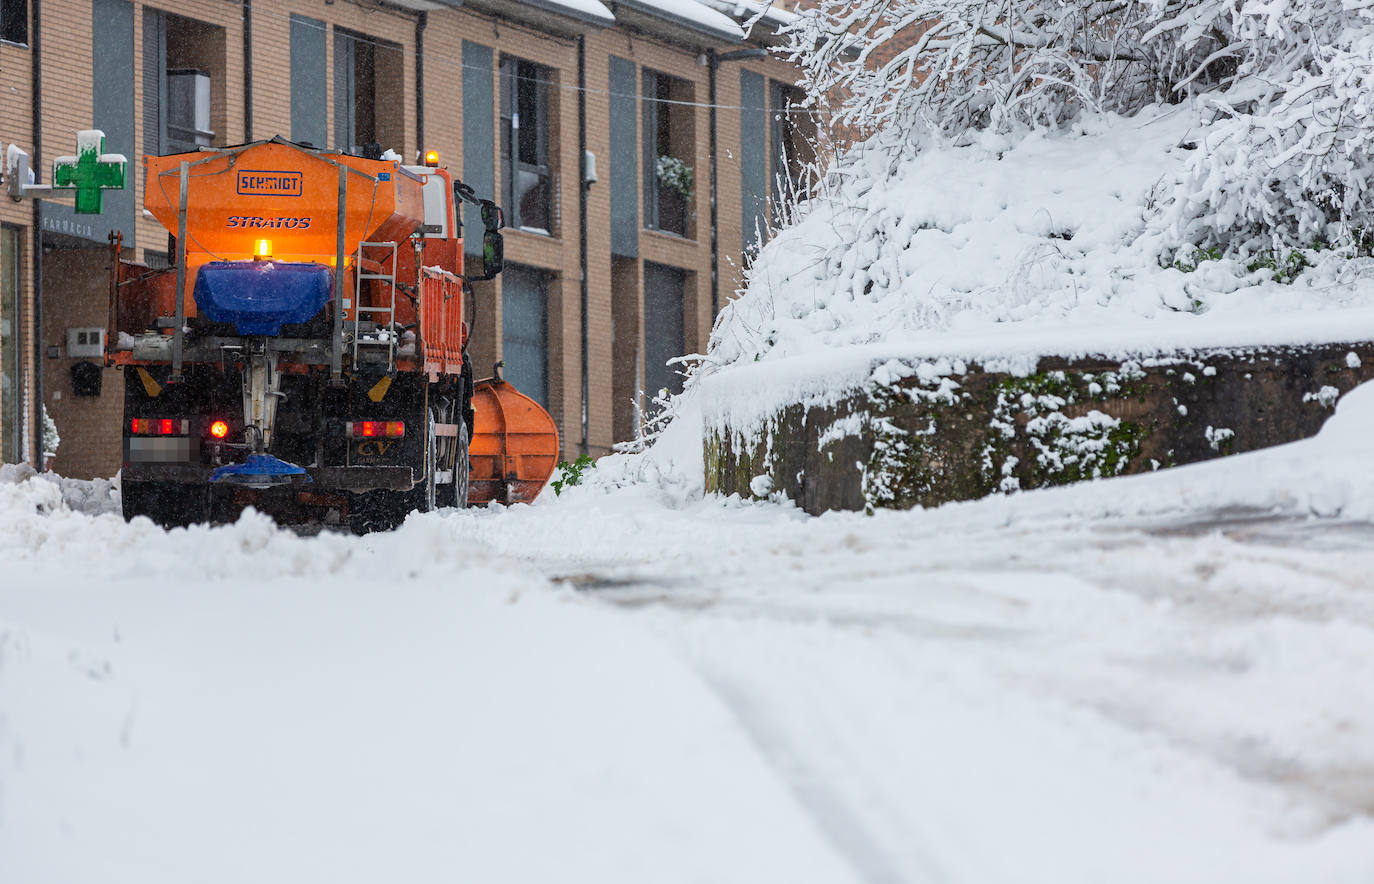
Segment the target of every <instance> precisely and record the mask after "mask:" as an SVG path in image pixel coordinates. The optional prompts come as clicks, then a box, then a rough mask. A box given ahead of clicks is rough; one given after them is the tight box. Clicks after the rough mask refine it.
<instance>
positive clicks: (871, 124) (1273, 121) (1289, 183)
mask: <svg viewBox="0 0 1374 884" xmlns="http://www.w3.org/2000/svg"><path fill="white" fill-rule="evenodd" d="M802 12H803V14H802V16H801V17H800V19H799V20H798V21H797V22H795V23H794V24H793V25H791V26H790V28H789V29H788V35H789V38H790V42H789V47H788V52H789V55H790V57H791V58H792V59H793V60H794V61H796V62H797V63H798V64H799V65H801V67H802V70H803V81H802V85H803V86H804V87H805V88H806V90H807V93H808V100H809V101H810V102H811V103H813V104H829V105H831V106H832V107H833V109H834V110H835V112H836V118H837V121H838V122H839V123H840V124H842V125H848V126H852V127H854V128H855V129H857V130H859V131H861V132H874V131H878V130H879V129H884V128H886V129H888V130H889V131H890V130H892V129H894V128H895V129H899V130H906V129H918V128H925V129H933V130H935V131H938V132H942V133H944V134H946V135H955V136H958V135H962V134H963V133H966V132H967V131H969V130H970V129H986V128H992V129H998V130H1008V129H1013V128H1016V127H1021V126H1050V127H1056V126H1060V125H1063V124H1064V123H1066V122H1067V121H1069V120H1072V119H1074V118H1075V117H1077V116H1078V115H1079V114H1082V113H1085V112H1114V113H1118V114H1123V115H1130V114H1135V113H1138V112H1140V111H1141V110H1143V109H1144V108H1146V107H1148V106H1151V105H1158V104H1168V103H1182V102H1189V103H1191V105H1192V106H1193V107H1194V108H1196V109H1197V111H1198V112H1199V113H1200V116H1199V123H1198V127H1197V130H1196V131H1197V133H1198V137H1197V139H1196V142H1195V143H1196V145H1197V150H1196V152H1195V154H1194V156H1193V158H1192V160H1191V162H1190V164H1189V169H1188V174H1187V176H1186V180H1185V181H1184V182H1183V183H1182V184H1180V185H1178V186H1175V187H1172V188H1171V189H1169V190H1168V191H1167V192H1163V193H1161V194H1160V195H1159V199H1158V200H1157V207H1158V209H1159V214H1158V217H1157V219H1156V220H1157V222H1158V223H1159V224H1160V225H1163V226H1164V227H1165V228H1167V229H1168V230H1169V231H1170V235H1171V238H1172V239H1173V240H1174V241H1175V245H1176V246H1177V247H1189V246H1191V247H1199V246H1206V247H1213V246H1216V247H1220V248H1222V249H1223V250H1224V251H1236V252H1241V253H1245V252H1253V251H1255V250H1257V249H1261V248H1273V247H1277V246H1280V245H1288V246H1300V245H1301V246H1305V245H1310V244H1312V243H1313V242H1315V241H1323V242H1336V241H1338V240H1340V239H1341V238H1342V237H1347V238H1349V237H1350V236H1353V235H1355V233H1354V232H1355V231H1359V230H1363V229H1364V228H1366V227H1368V226H1370V225H1369V218H1370V216H1371V212H1374V202H1372V201H1371V200H1372V199H1374V198H1371V188H1370V187H1369V186H1368V185H1367V184H1366V181H1367V180H1368V179H1369V177H1370V174H1371V173H1374V163H1371V146H1372V143H1374V99H1372V98H1371V96H1372V95H1374V90H1371V87H1372V86H1374V0H1106V2H1104V0H1023V2H1014V0H816V2H814V3H812V4H810V5H809V6H807V7H805V8H804V9H803V10H802Z"/></svg>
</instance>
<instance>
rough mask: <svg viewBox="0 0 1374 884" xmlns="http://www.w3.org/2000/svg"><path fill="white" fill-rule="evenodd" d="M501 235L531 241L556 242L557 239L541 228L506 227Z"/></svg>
mask: <svg viewBox="0 0 1374 884" xmlns="http://www.w3.org/2000/svg"><path fill="white" fill-rule="evenodd" d="M501 233H502V234H505V235H510V234H514V235H515V236H516V237H517V238H518V237H524V236H527V237H529V238H531V239H541V240H552V241H554V242H557V241H558V237H557V236H555V235H554V234H553V233H550V232H549V231H547V230H545V229H544V228H542V227H507V228H506V229H505V230H502V231H501Z"/></svg>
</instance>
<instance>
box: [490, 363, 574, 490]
mask: <svg viewBox="0 0 1374 884" xmlns="http://www.w3.org/2000/svg"><path fill="white" fill-rule="evenodd" d="M472 409H473V411H474V412H475V421H474V426H473V433H472V447H471V448H470V449H469V452H468V459H469V463H470V464H471V467H472V473H471V476H470V478H469V480H468V506H476V505H478V504H484V503H488V502H490V501H493V500H496V501H500V502H501V503H529V502H530V501H531V500H534V498H535V496H536V495H538V494H539V491H540V490H541V489H542V488H543V487H544V483H545V482H547V481H549V476H551V475H553V470H554V467H556V466H557V465H558V425H557V424H555V423H554V422H553V418H552V417H550V416H549V413H548V412H547V411H545V410H544V409H543V408H540V407H539V403H537V402H535V401H534V400H533V399H531V398H530V397H528V396H526V395H525V394H524V393H521V392H520V391H519V390H517V389H515V388H514V387H512V386H511V385H510V384H509V383H507V382H506V381H503V380H501V379H500V378H487V379H486V380H483V381H478V382H477V385H476V388H475V389H474V390H473V391H472Z"/></svg>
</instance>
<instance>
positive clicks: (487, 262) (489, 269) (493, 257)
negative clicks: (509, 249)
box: [482, 230, 506, 279]
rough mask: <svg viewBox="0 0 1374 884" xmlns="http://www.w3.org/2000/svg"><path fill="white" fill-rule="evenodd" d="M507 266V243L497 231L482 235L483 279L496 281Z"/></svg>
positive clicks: (489, 231)
mask: <svg viewBox="0 0 1374 884" xmlns="http://www.w3.org/2000/svg"><path fill="white" fill-rule="evenodd" d="M505 266H506V241H505V239H504V238H503V237H502V236H501V234H499V233H497V232H496V231H495V230H488V231H487V232H485V233H483V234H482V279H495V278H496V274H498V273H500V272H501V271H502V270H503V269H504V268H505Z"/></svg>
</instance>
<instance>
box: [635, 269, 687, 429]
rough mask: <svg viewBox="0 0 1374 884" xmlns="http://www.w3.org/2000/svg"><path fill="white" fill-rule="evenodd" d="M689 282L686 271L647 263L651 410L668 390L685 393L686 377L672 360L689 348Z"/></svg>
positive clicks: (646, 339) (646, 342)
mask: <svg viewBox="0 0 1374 884" xmlns="http://www.w3.org/2000/svg"><path fill="white" fill-rule="evenodd" d="M686 283H687V274H686V272H684V271H682V270H679V269H678V268H676V267H669V266H667V265H665V264H654V263H652V262H649V261H645V262H644V392H645V394H646V398H647V399H648V402H647V403H646V409H647V410H650V411H652V410H653V408H652V403H653V401H654V400H655V399H657V398H659V397H660V396H661V395H662V394H663V393H664V392H665V391H666V392H668V393H681V392H682V375H681V374H680V373H679V369H678V368H677V367H676V366H673V365H669V364H668V360H670V359H675V358H677V357H678V356H681V355H682V354H683V353H684V352H685V351H686V349H687V347H686V338H685V336H684V334H683V332H684V329H683V319H684V314H685V311H684V309H683V307H684V303H685V295H686V287H687V285H686Z"/></svg>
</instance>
